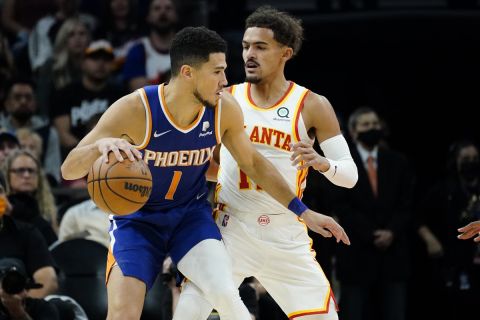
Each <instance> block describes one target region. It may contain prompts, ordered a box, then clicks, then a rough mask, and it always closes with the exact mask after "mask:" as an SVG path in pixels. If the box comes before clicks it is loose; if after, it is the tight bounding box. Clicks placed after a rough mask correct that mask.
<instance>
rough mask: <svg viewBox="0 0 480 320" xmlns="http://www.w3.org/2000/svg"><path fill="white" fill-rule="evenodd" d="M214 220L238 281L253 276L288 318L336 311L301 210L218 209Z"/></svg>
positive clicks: (237, 282)
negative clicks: (299, 216)
mask: <svg viewBox="0 0 480 320" xmlns="http://www.w3.org/2000/svg"><path fill="white" fill-rule="evenodd" d="M227 210H228V209H227ZM216 222H217V225H218V227H219V228H220V231H221V233H222V236H223V240H224V242H225V246H226V248H227V251H228V252H229V254H230V256H231V259H232V265H233V276H234V281H235V284H238V285H239V284H240V283H241V282H242V281H243V279H244V278H246V277H250V276H254V277H255V278H256V279H257V280H258V281H259V282H260V283H261V284H262V285H263V287H265V289H266V290H267V291H268V293H270V295H271V296H272V297H273V299H275V301H276V302H277V303H278V305H279V306H280V307H281V308H282V310H283V311H284V312H285V314H286V315H288V317H289V318H296V317H300V316H302V315H310V314H311V315H313V314H335V315H336V305H335V298H334V296H333V292H332V290H331V287H330V283H329V281H328V279H327V277H326V276H325V274H324V273H323V270H322V268H321V267H320V265H319V264H318V262H317V261H316V259H315V252H314V251H313V249H312V247H311V245H312V240H311V239H310V237H309V236H308V233H307V227H306V226H305V224H304V223H303V222H301V221H300V220H299V219H298V218H297V216H295V215H294V214H290V213H284V214H278V215H274V214H258V213H245V212H242V213H237V212H225V211H218V212H217V217H216ZM332 309H334V310H332Z"/></svg>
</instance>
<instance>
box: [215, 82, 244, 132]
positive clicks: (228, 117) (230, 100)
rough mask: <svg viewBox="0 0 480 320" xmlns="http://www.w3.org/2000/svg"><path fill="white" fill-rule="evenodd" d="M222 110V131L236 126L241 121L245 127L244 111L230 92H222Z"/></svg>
mask: <svg viewBox="0 0 480 320" xmlns="http://www.w3.org/2000/svg"><path fill="white" fill-rule="evenodd" d="M221 106H222V111H221V115H220V121H221V128H222V131H223V130H225V129H228V128H232V127H236V126H237V124H238V123H239V121H241V123H242V128H243V113H242V109H241V108H240V105H239V104H238V102H237V100H235V98H234V97H233V96H232V95H231V94H230V93H229V92H225V91H224V92H222V97H221Z"/></svg>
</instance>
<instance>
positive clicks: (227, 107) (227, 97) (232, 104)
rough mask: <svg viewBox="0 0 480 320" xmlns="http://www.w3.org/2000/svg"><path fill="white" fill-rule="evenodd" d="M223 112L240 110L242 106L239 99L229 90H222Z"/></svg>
mask: <svg viewBox="0 0 480 320" xmlns="http://www.w3.org/2000/svg"><path fill="white" fill-rule="evenodd" d="M221 100H222V113H224V112H225V111H226V112H227V113H231V112H235V110H240V106H239V104H238V102H237V100H236V99H235V98H234V97H233V96H232V94H231V93H230V92H228V91H225V90H224V91H223V92H222V97H221Z"/></svg>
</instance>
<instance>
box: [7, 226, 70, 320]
mask: <svg viewBox="0 0 480 320" xmlns="http://www.w3.org/2000/svg"><path fill="white" fill-rule="evenodd" d="M0 219H1V218H0ZM0 232H1V231H0ZM12 271H14V272H16V274H17V275H20V276H21V277H22V278H24V279H27V282H26V283H25V285H24V286H23V288H22V290H21V291H20V292H15V293H12V292H7V290H5V291H4V290H3V289H2V288H1V287H0V319H1V320H15V319H35V320H57V319H59V320H64V319H61V318H59V314H58V312H57V309H56V307H55V305H54V304H52V303H50V302H47V301H45V300H44V299H35V298H30V297H28V290H29V289H31V288H36V287H38V286H39V284H37V283H34V282H33V281H31V280H30V279H28V274H27V273H26V270H25V266H24V263H22V261H20V260H18V259H14V258H0V284H2V287H3V286H4V284H3V281H6V283H9V281H10V280H9V279H11V274H12ZM10 282H11V281H10ZM6 286H7V288H8V285H6ZM8 290H10V289H8ZM15 291H16V290H15Z"/></svg>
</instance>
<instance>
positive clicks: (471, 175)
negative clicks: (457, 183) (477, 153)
mask: <svg viewBox="0 0 480 320" xmlns="http://www.w3.org/2000/svg"><path fill="white" fill-rule="evenodd" d="M460 176H461V177H462V178H463V179H465V180H466V181H473V180H475V178H478V177H479V176H480V162H479V161H465V162H462V163H460Z"/></svg>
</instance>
